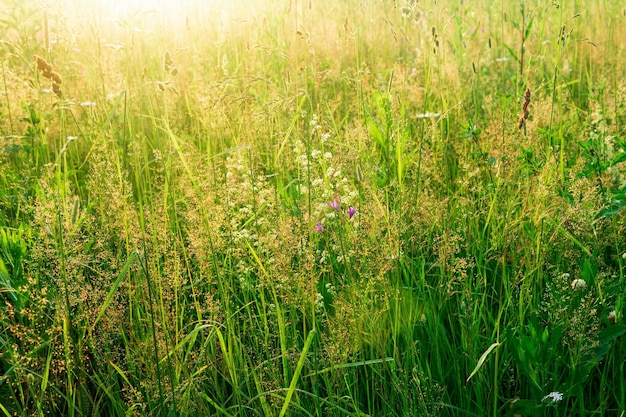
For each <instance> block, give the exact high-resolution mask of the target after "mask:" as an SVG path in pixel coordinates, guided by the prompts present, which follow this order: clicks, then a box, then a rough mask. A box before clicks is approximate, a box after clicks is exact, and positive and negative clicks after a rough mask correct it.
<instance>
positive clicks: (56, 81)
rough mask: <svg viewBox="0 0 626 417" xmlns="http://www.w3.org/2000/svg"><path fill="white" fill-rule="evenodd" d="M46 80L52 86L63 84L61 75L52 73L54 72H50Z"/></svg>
mask: <svg viewBox="0 0 626 417" xmlns="http://www.w3.org/2000/svg"><path fill="white" fill-rule="evenodd" d="M44 76H45V74H44ZM47 78H50V79H51V80H52V83H53V84H58V85H61V84H63V78H62V77H61V74H59V73H58V72H54V71H52V72H50V76H49V77H47Z"/></svg>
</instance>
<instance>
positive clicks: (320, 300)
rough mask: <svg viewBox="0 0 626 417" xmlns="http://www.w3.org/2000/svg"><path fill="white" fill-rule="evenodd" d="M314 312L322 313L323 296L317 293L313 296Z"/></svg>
mask: <svg viewBox="0 0 626 417" xmlns="http://www.w3.org/2000/svg"><path fill="white" fill-rule="evenodd" d="M315 312H316V313H320V314H321V313H323V312H324V296H323V295H322V294H321V293H319V292H318V293H316V294H315Z"/></svg>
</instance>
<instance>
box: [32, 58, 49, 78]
mask: <svg viewBox="0 0 626 417" xmlns="http://www.w3.org/2000/svg"><path fill="white" fill-rule="evenodd" d="M33 58H35V63H36V64H37V68H38V69H39V71H41V72H42V73H43V75H44V77H45V76H46V74H47V73H50V71H52V65H50V64H48V61H46V60H45V59H44V58H42V57H40V56H39V55H33Z"/></svg>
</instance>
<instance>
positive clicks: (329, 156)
mask: <svg viewBox="0 0 626 417" xmlns="http://www.w3.org/2000/svg"><path fill="white" fill-rule="evenodd" d="M332 157H333V154H332V153H330V152H326V153H325V154H324V159H330V158H332Z"/></svg>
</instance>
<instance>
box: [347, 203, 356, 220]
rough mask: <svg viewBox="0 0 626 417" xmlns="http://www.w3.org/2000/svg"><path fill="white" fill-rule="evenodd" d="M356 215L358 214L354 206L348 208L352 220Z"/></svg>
mask: <svg viewBox="0 0 626 417" xmlns="http://www.w3.org/2000/svg"><path fill="white" fill-rule="evenodd" d="M354 213H356V209H355V208H354V207H352V206H350V207H348V216H350V218H352V216H354Z"/></svg>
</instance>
